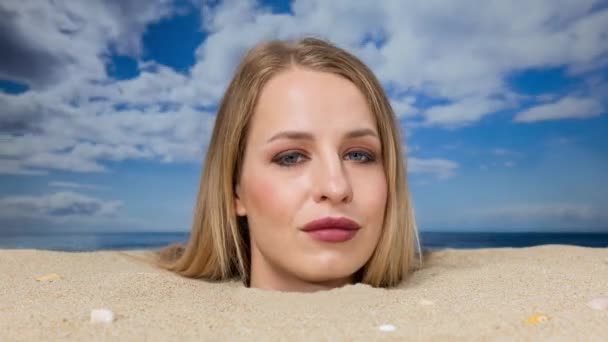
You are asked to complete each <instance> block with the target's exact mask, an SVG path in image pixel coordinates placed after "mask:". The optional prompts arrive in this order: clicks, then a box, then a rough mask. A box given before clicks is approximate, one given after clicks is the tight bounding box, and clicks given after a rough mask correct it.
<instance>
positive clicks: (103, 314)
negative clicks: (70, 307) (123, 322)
mask: <svg viewBox="0 0 608 342" xmlns="http://www.w3.org/2000/svg"><path fill="white" fill-rule="evenodd" d="M113 321H114V313H113V312H112V310H109V309H93V310H91V323H112V322H113Z"/></svg>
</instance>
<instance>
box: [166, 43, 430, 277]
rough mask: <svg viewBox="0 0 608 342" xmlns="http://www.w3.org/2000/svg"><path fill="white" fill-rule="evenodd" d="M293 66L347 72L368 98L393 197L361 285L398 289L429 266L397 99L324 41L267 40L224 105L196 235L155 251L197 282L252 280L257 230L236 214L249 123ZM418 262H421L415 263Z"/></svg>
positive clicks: (248, 57) (202, 187)
mask: <svg viewBox="0 0 608 342" xmlns="http://www.w3.org/2000/svg"><path fill="white" fill-rule="evenodd" d="M292 66H300V67H305V68H309V69H311V70H316V71H323V72H330V73H334V74H337V75H341V76H343V77H345V78H346V79H348V80H350V81H351V82H353V83H354V84H355V85H356V86H357V87H358V88H359V90H360V91H361V92H362V93H363V94H364V95H365V97H366V100H367V102H368V104H369V106H370V108H371V111H372V113H373V114H374V115H375V117H376V122H377V125H378V127H377V128H378V131H379V134H380V138H381V140H382V146H383V147H382V153H383V160H384V170H385V172H386V178H387V188H388V189H389V191H388V195H387V196H388V197H387V205H386V210H385V213H384V226H383V229H382V233H381V236H380V239H379V241H378V245H377V247H376V249H375V251H374V252H373V254H372V256H371V258H370V259H369V260H368V261H367V262H366V264H365V265H364V266H363V267H362V268H361V269H360V270H358V271H357V272H356V274H355V281H356V282H361V283H365V284H368V285H370V286H373V287H392V286H395V285H397V284H398V283H400V282H401V281H402V280H404V279H405V278H407V277H408V275H409V274H410V273H411V272H413V271H414V270H415V269H417V268H419V267H421V266H422V253H421V250H420V241H419V236H418V229H417V226H416V219H415V217H414V209H413V206H412V201H411V196H410V193H409V189H408V184H407V178H406V170H407V168H406V163H405V160H406V159H405V158H404V155H403V153H402V148H401V138H400V131H399V128H398V125H397V120H396V118H395V114H394V112H393V109H392V108H391V105H390V102H389V100H388V98H387V96H386V94H385V92H384V90H383V89H382V86H381V84H380V82H379V81H378V80H377V78H376V77H375V76H374V74H373V73H372V71H371V70H370V69H369V68H368V67H367V66H366V65H365V64H364V63H363V62H362V61H360V60H359V59H358V58H357V57H355V56H354V55H352V54H350V53H349V52H347V51H345V50H343V49H341V48H338V47H337V46H335V45H334V44H332V43H330V42H328V41H327V40H324V39H322V38H316V37H305V38H302V39H300V40H296V41H288V40H271V41H263V42H261V43H259V44H257V45H256V46H254V47H253V48H252V49H250V50H249V51H248V52H247V53H246V54H245V56H244V58H243V59H242V61H241V63H240V64H239V65H238V67H237V69H236V73H235V75H234V77H233V79H232V80H231V82H230V84H229V86H228V88H227V90H226V92H225V94H224V96H223V98H222V101H221V103H220V106H219V109H218V113H217V118H216V121H215V127H214V129H213V133H212V136H211V141H210V144H209V148H208V151H207V155H206V158H205V164H204V169H203V172H202V175H201V179H200V184H199V189H198V194H197V201H196V207H195V213H194V220H193V223H192V230H191V233H190V238H189V240H188V242H187V244H186V245H185V246H183V245H181V244H172V245H169V246H167V247H164V248H162V249H161V250H158V251H155V254H154V255H155V256H156V260H155V264H156V265H157V266H159V267H161V268H164V269H166V270H170V271H173V272H176V273H178V274H180V275H182V276H185V277H190V278H204V279H207V280H229V279H235V278H238V279H241V280H242V281H243V283H244V285H245V286H247V287H248V286H249V281H250V262H251V260H250V247H249V231H248V227H247V221H246V219H245V217H239V216H237V215H236V212H235V208H234V201H235V193H234V189H235V186H236V184H237V180H238V179H239V178H240V174H241V167H242V162H243V156H244V151H245V142H246V141H247V134H248V126H249V122H250V120H251V117H252V115H253V113H254V109H255V106H256V103H257V99H258V95H259V94H260V92H261V90H262V88H263V86H264V84H265V83H266V82H267V81H268V80H269V79H270V78H271V77H272V76H273V75H276V74H277V73H279V72H281V71H285V70H287V69H289V68H290V67H292ZM416 259H417V260H418V263H415V260H416Z"/></svg>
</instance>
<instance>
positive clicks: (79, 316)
mask: <svg viewBox="0 0 608 342" xmlns="http://www.w3.org/2000/svg"><path fill="white" fill-rule="evenodd" d="M146 253H148V251H141V250H139V251H127V252H121V251H97V252H84V253H83V252H78V253H75V252H55V251H44V250H18V249H13V250H11V249H4V250H0V317H1V318H0V341H40V340H60V339H61V340H79V341H97V340H99V341H101V340H112V341H175V340H178V339H179V340H180V341H182V340H191V341H200V340H206V341H220V340H248V341H251V340H284V341H293V340H306V341H312V340H315V341H317V340H331V341H352V340H357V341H368V340H382V341H384V340H386V341H390V340H395V341H403V340H405V339H407V340H424V341H447V340H449V341H459V340H466V341H478V340H479V341H485V340H490V341H540V340H551V341H575V340H576V341H608V310H600V309H593V308H591V307H589V306H588V305H587V303H588V302H589V301H590V300H592V299H594V298H598V297H608V248H588V247H577V246H568V245H544V246H536V247H528V248H492V249H470V250H461V249H445V250H440V251H434V252H430V254H428V255H425V257H426V259H425V266H424V267H423V269H421V270H419V271H417V272H415V273H414V274H413V275H412V276H411V277H410V278H409V279H408V280H406V281H405V282H403V283H402V284H401V285H400V286H399V287H397V288H392V289H378V288H372V287H370V286H367V285H362V284H357V285H348V286H346V287H343V288H338V289H333V290H329V291H322V292H315V293H287V292H275V291H266V290H259V289H249V288H245V287H243V286H242V285H241V283H240V282H238V281H229V282H220V283H214V282H208V281H203V280H197V279H189V278H184V277H181V276H178V275H176V274H173V273H170V272H168V271H165V270H161V269H156V268H154V267H152V266H151V265H148V264H145V263H142V262H140V261H138V260H137V259H136V258H133V256H136V257H137V256H141V255H144V254H146ZM52 273H55V274H57V275H58V276H59V277H60V278H55V279H52V278H53V277H52V276H50V277H49V278H50V279H47V280H41V281H37V280H36V278H38V277H40V276H44V275H48V274H52ZM102 308H105V309H109V310H111V311H112V312H113V313H114V315H115V320H114V321H113V322H111V323H92V322H91V310H93V309H102ZM535 315H537V316H535ZM543 315H544V316H543ZM535 317H536V318H537V319H536V320H535V319H534V318H535ZM528 319H530V321H527V320H528Z"/></svg>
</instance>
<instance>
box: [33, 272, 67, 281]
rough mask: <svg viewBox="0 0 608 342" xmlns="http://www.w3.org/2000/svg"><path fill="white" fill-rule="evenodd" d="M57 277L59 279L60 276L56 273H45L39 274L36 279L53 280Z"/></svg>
mask: <svg viewBox="0 0 608 342" xmlns="http://www.w3.org/2000/svg"><path fill="white" fill-rule="evenodd" d="M57 279H61V276H60V275H59V274H57V273H49V274H45V275H43V276H40V277H38V278H36V281H46V280H48V281H53V280H57Z"/></svg>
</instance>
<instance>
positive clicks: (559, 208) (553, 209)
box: [479, 203, 608, 228]
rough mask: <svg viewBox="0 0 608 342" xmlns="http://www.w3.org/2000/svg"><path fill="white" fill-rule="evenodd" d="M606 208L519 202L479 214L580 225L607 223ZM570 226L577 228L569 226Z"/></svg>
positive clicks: (506, 219) (503, 219) (517, 220)
mask: <svg viewBox="0 0 608 342" xmlns="http://www.w3.org/2000/svg"><path fill="white" fill-rule="evenodd" d="M605 209H606V208H600V207H598V206H596V205H590V204H580V203H520V204H511V205H504V206H501V207H495V208H489V209H481V210H480V214H479V216H481V217H483V218H485V219H490V220H496V221H499V222H502V223H528V224H535V223H538V222H545V223H548V222H549V223H553V224H556V225H559V226H562V227H564V226H568V225H573V224H574V225H581V226H580V227H587V226H588V225H589V226H594V225H600V226H601V225H602V224H603V225H604V228H608V226H606V225H607V224H608V214H606V211H605ZM570 228H577V227H576V226H571V227H570Z"/></svg>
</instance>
